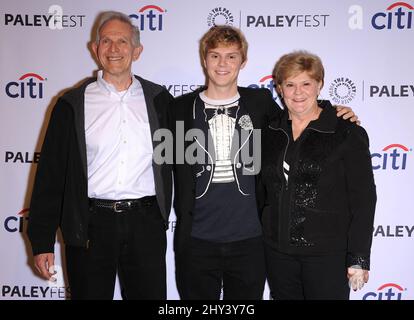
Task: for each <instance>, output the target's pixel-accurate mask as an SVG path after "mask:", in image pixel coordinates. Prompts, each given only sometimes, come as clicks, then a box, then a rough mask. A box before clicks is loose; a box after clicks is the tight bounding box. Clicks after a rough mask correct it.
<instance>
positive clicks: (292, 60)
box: [272, 50, 325, 93]
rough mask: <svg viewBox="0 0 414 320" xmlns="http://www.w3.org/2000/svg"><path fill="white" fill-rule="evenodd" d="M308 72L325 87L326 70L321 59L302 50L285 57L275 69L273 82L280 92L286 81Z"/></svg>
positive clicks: (278, 62) (277, 63)
mask: <svg viewBox="0 0 414 320" xmlns="http://www.w3.org/2000/svg"><path fill="white" fill-rule="evenodd" d="M304 71H305V72H307V73H308V74H309V76H310V77H311V78H312V79H315V80H316V81H318V82H321V83H322V86H321V88H322V87H323V83H324V77H325V69H324V67H323V65H322V61H321V59H320V58H319V57H318V56H317V55H315V54H313V53H310V52H307V51H304V50H300V51H293V52H291V53H288V54H285V55H283V56H282V57H281V58H280V59H279V60H278V61H277V62H276V65H275V67H274V68H273V72H272V76H273V82H274V83H275V85H276V90H277V91H278V93H280V92H279V88H278V87H279V86H280V85H281V84H282V82H283V81H284V80H286V79H287V78H290V77H294V76H296V75H298V74H300V73H302V72H304Z"/></svg>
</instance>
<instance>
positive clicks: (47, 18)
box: [3, 4, 86, 30]
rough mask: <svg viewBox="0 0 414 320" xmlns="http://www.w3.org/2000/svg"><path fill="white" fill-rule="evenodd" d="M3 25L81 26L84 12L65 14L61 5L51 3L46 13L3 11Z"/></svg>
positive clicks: (51, 27) (52, 27) (55, 27)
mask: <svg viewBox="0 0 414 320" xmlns="http://www.w3.org/2000/svg"><path fill="white" fill-rule="evenodd" d="M3 17H4V21H3V23H4V25H5V26H22V27H47V28H49V29H51V30H62V29H64V28H81V27H83V25H84V22H85V21H84V19H85V17H86V16H85V15H84V14H73V13H71V14H66V13H65V12H64V10H63V7H61V6H59V5H56V4H54V5H51V6H50V7H49V8H48V9H47V13H46V14H28V13H17V14H16V13H10V12H6V13H4V16H3Z"/></svg>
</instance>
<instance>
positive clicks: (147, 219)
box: [66, 203, 167, 300]
mask: <svg viewBox="0 0 414 320" xmlns="http://www.w3.org/2000/svg"><path fill="white" fill-rule="evenodd" d="M93 210H94V213H93V215H92V217H91V220H90V224H89V229H88V234H89V246H88V248H83V247H74V246H66V263H67V271H68V279H69V285H70V288H71V296H72V299H75V300H78V299H82V300H83V299H113V295H114V288H115V280H116V274H117V272H118V276H119V279H120V283H121V287H122V290H121V292H122V296H123V298H124V299H157V300H158V299H161V300H164V299H166V291H167V290H166V264H165V253H166V234H165V227H164V221H163V219H162V217H161V213H160V210H159V208H158V205H157V204H156V203H154V204H153V205H152V206H150V207H142V208H135V209H131V210H129V211H126V212H123V213H116V212H114V211H112V210H111V209H106V208H99V207H95V208H94V209H93Z"/></svg>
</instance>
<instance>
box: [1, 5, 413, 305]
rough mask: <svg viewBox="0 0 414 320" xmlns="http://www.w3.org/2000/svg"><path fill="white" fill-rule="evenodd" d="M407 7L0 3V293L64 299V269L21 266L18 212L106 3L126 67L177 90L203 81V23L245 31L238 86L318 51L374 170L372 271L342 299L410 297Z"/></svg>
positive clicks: (171, 292)
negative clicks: (130, 41)
mask: <svg viewBox="0 0 414 320" xmlns="http://www.w3.org/2000/svg"><path fill="white" fill-rule="evenodd" d="M196 7H197V9H196ZM413 7H414V1H413V0H407V1H405V2H394V1H392V0H376V1H368V0H365V1H363V0H359V1H357V0H340V1H335V2H333V1H329V0H313V1H299V0H291V1H276V0H258V1H254V2H253V1H237V0H221V1H215V0H212V1H194V0H175V1H136V0H124V1H113V0H89V1H83V0H71V1H69V0H37V1H29V0H13V1H12V0H6V1H1V4H0V8H1V22H0V39H1V47H0V66H1V76H0V82H1V83H0V88H1V93H0V112H1V113H0V114H1V118H0V124H1V125H0V155H1V157H0V220H1V228H0V257H1V271H0V286H1V295H0V299H64V298H65V291H66V283H65V281H64V278H63V276H59V277H58V283H57V285H54V286H50V285H49V284H48V283H47V282H46V281H43V280H41V279H40V278H38V277H37V276H36V275H35V274H34V273H33V271H32V269H31V267H30V260H29V259H28V255H27V253H28V252H29V251H30V247H29V245H28V242H27V237H26V235H25V226H26V217H27V216H28V214H29V213H30V209H29V208H28V207H29V200H30V194H31V188H32V184H33V176H34V172H35V169H36V161H37V159H38V157H39V151H40V148H41V143H42V141H43V137H44V131H45V127H46V125H47V121H48V119H49V114H50V110H51V108H52V106H53V104H54V102H55V101H56V98H57V96H59V95H60V94H61V93H62V91H63V89H66V88H68V87H72V86H73V85H75V84H76V83H78V82H79V80H81V79H83V78H85V77H88V76H91V75H92V73H93V71H94V70H96V69H97V67H96V64H95V63H94V60H93V59H92V56H91V54H90V51H89V50H88V45H87V44H88V42H89V40H90V37H91V27H92V24H93V22H94V19H95V17H96V15H97V13H99V12H100V11H103V10H118V11H121V12H124V13H126V14H128V15H132V17H133V20H134V21H135V22H136V24H137V25H138V26H139V27H140V29H141V30H142V33H141V34H142V36H141V38H142V43H143V45H144V52H143V54H142V55H141V58H140V60H139V61H138V62H136V63H135V64H134V65H133V71H134V72H135V73H137V74H139V75H141V76H143V77H145V78H147V79H149V80H152V81H154V82H157V83H160V84H162V85H165V86H166V87H167V89H168V90H169V91H170V92H171V93H172V94H173V95H175V96H178V95H180V94H183V93H186V92H189V91H191V90H193V89H195V88H196V87H197V86H198V85H200V84H203V83H204V76H203V73H202V69H201V66H200V61H199V56H198V40H199V39H200V37H201V35H202V34H203V33H204V32H205V31H206V30H207V29H208V28H209V27H210V26H211V24H212V23H216V24H224V23H227V24H232V25H234V26H237V27H240V28H241V29H242V31H243V32H244V33H245V35H246V37H247V40H248V41H249V45H250V47H249V61H248V64H247V66H246V67H245V69H244V70H243V71H242V72H241V74H240V84H241V85H244V86H265V87H268V88H272V85H271V83H270V81H271V79H269V77H268V76H269V75H270V74H271V70H272V68H273V65H274V63H275V61H276V60H277V59H278V58H279V57H280V56H281V55H282V54H284V53H286V52H289V51H292V50H293V49H306V50H309V51H311V52H313V53H316V54H318V55H319V56H320V57H321V58H322V61H323V62H324V65H325V68H326V78H325V87H324V90H323V91H322V96H323V98H326V99H331V100H332V101H333V102H335V103H340V104H345V105H350V106H352V108H353V109H354V111H355V112H356V113H357V114H358V116H359V117H360V119H361V120H362V125H363V126H364V127H365V129H367V131H368V133H369V135H370V140H371V141H370V142H371V146H370V149H371V153H372V155H373V158H372V160H373V167H374V169H375V171H374V173H375V180H376V184H377V193H378V203H377V211H376V217H375V230H374V242H373V247H372V257H371V260H372V262H371V273H370V281H369V283H368V284H367V285H366V286H365V287H364V288H363V290H362V291H360V292H357V293H353V294H352V295H351V298H352V299H373V300H385V299H392V300H395V299H413V298H414V274H413V271H412V270H413V267H414V248H413V231H414V215H413V212H412V203H411V200H410V199H412V197H413V184H412V181H413V179H414V172H413V161H414V160H413V159H412V157H413V156H412V143H413V137H414V130H413V128H412V119H413V116H414V99H413V98H414V76H413V74H414V72H413V71H414V67H413V63H412V61H413V59H412V57H413V51H414V41H413V39H414V38H413V35H414V17H413V16H414V8H413ZM174 221H175V216H174V214H172V216H171V221H170V226H171V227H170V229H169V230H168V231H167V233H168V242H169V244H168V253H167V262H168V298H169V299H178V294H177V290H176V286H175V280H174V258H173V252H172V238H173V232H174V228H173V227H174V223H175V222H174ZM60 242H61V241H60V240H59V241H58V243H57V244H56V253H57V262H56V263H57V268H58V271H61V268H59V266H60V265H61V263H62V262H61V259H60V251H61V247H60ZM59 274H60V275H61V274H62V272H60V273H59ZM115 297H116V298H119V290H117V292H116V295H115ZM267 298H268V290H267V289H266V292H265V299H267Z"/></svg>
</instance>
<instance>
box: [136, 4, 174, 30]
mask: <svg viewBox="0 0 414 320" xmlns="http://www.w3.org/2000/svg"><path fill="white" fill-rule="evenodd" d="M165 12H167V11H166V10H164V9H162V8H160V7H159V6H154V5H148V6H144V7H142V8H141V9H139V10H138V14H135V13H133V14H130V15H129V17H130V18H131V20H132V21H133V22H135V25H136V26H137V27H138V28H139V30H141V31H145V30H149V31H162V29H163V14H164V13H165Z"/></svg>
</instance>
